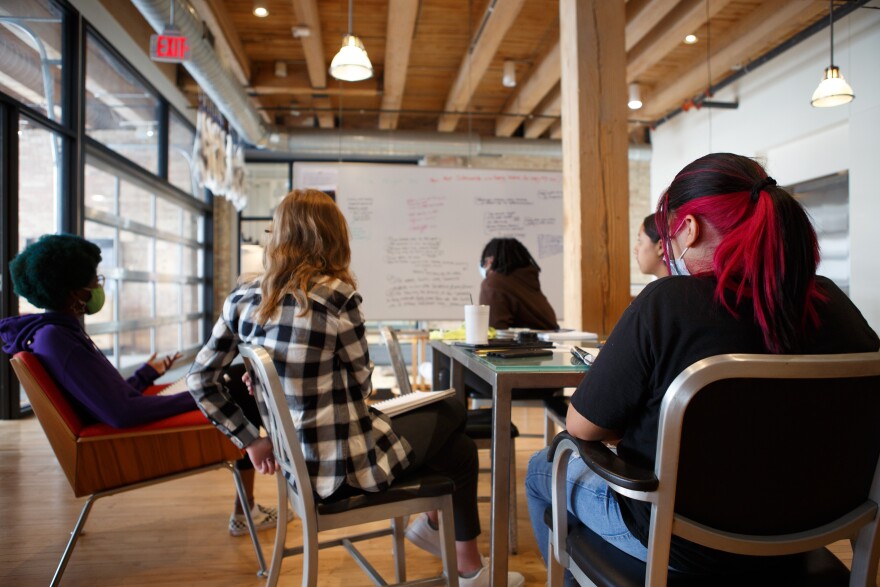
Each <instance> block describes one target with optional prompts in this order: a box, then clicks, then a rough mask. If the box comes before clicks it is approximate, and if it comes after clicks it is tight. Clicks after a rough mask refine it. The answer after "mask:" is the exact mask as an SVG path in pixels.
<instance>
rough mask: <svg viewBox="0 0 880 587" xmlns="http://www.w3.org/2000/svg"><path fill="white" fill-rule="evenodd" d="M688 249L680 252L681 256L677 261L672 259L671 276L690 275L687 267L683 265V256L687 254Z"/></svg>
mask: <svg viewBox="0 0 880 587" xmlns="http://www.w3.org/2000/svg"><path fill="white" fill-rule="evenodd" d="M689 248H690V247H685V248H684V250H683V251H682V252H681V255H679V256H678V259H672V274H673V275H690V274H691V272H690V271H688V268H687V265H685V264H684V254H685V253H687V252H688V249H689Z"/></svg>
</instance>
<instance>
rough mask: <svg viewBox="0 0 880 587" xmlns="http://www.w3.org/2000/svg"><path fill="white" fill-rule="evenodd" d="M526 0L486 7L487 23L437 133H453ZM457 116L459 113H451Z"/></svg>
mask: <svg viewBox="0 0 880 587" xmlns="http://www.w3.org/2000/svg"><path fill="white" fill-rule="evenodd" d="M524 3H525V0H504V1H503V2H501V1H498V0H492V2H490V3H489V6H488V7H487V8H486V13H485V14H484V15H483V20H482V23H481V25H480V27H479V28H478V30H477V37H476V38H475V39H473V40H472V41H471V44H470V46H469V48H468V51H467V52H466V53H465V56H464V58H463V59H462V60H461V65H460V66H459V68H458V75H457V76H456V78H455V82H454V83H453V84H452V89H451V90H450V91H449V96H448V97H447V98H446V105H445V106H444V108H443V110H444V111H445V112H447V114H444V115H443V116H441V117H440V121H439V123H438V124H437V130H439V131H440V132H452V131H454V130H455V127H456V126H457V125H458V120H459V119H460V118H461V115H460V114H457V113H458V112H464V111H467V110H468V104H469V103H470V100H471V96H473V94H474V90H476V89H477V86H478V85H479V83H480V80H481V79H483V76H484V75H485V74H486V70H487V69H488V68H489V64H491V63H492V58H493V57H495V53H496V52H497V51H498V46H499V45H500V44H501V41H503V40H504V37H505V35H506V34H507V31H508V30H509V29H510V27H511V25H513V21H514V20H516V17H517V15H518V14H519V11H520V9H521V8H522V6H523V4H524ZM450 113H455V114H450Z"/></svg>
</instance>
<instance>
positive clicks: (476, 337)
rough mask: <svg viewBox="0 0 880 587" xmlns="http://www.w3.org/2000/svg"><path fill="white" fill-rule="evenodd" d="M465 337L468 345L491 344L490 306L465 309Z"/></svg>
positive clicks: (468, 306) (467, 307)
mask: <svg viewBox="0 0 880 587" xmlns="http://www.w3.org/2000/svg"><path fill="white" fill-rule="evenodd" d="M464 336H465V342H466V343H468V344H487V343H488V342H489V306H471V305H467V306H465V307H464Z"/></svg>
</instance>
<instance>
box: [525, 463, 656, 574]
mask: <svg viewBox="0 0 880 587" xmlns="http://www.w3.org/2000/svg"><path fill="white" fill-rule="evenodd" d="M547 450H548V449H546V448H545V449H543V450H541V451H539V452H537V453H535V454H534V455H532V459H531V460H530V461H529V469H528V472H527V473H526V498H527V499H528V503H529V517H530V518H531V520H532V531H533V532H534V533H535V540H537V541H538V548H539V549H540V550H541V556H543V557H544V562H545V563H546V562H547V548H548V545H547V543H548V541H549V540H550V528H548V527H547V525H546V524H545V523H544V510H546V509H547V508H548V507H550V503H551V500H552V497H551V496H552V495H553V492H552V474H553V473H552V471H553V463H552V462H550V461H548V460H547ZM567 477H568V488H567V491H566V493H567V498H568V512H569V516H570V517H574V518H577V519H578V521H580V523H582V524H583V525H585V526H586V527H588V528H589V529H590V530H592V531H593V532H595V533H596V534H598V535H599V536H601V537H602V538H604V539H605V540H606V541H607V542H609V543H611V544H613V545H614V546H616V547H617V548H619V549H620V550H622V551H623V552H625V553H627V554H629V555H631V556H634V557H636V558H637V559H640V560H642V561H647V560H648V549H647V548H645V546H644V545H643V544H642V543H641V542H639V540H638V538H636V537H635V536H633V534H632V532H630V531H629V529H627V527H626V524H624V523H623V517H622V516H621V515H620V505H619V504H618V503H617V498H616V497H615V495H614V493H613V492H612V491H611V490H610V489H609V488H608V484H607V483H605V481H604V480H603V479H602V478H601V477H599V476H598V475H596V474H595V473H593V471H591V470H590V468H589V467H587V466H586V465H585V464H584V461H583V460H582V459H581V458H580V457H577V458H572V460H571V461H570V462H569V464H568V475H567ZM569 582H570V576H569V575H568V572H566V584H568V583H569Z"/></svg>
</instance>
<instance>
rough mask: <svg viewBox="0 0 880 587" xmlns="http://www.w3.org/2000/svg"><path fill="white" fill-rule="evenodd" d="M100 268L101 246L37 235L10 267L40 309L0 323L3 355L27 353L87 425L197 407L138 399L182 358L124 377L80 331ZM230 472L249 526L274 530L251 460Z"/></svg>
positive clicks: (92, 308) (122, 424)
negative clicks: (247, 506) (236, 477)
mask: <svg viewBox="0 0 880 587" xmlns="http://www.w3.org/2000/svg"><path fill="white" fill-rule="evenodd" d="M100 263H101V249H100V248H99V247H98V246H97V245H96V244H94V243H92V242H89V241H87V240H85V239H84V238H82V237H79V236H74V235H70V234H49V235H43V236H42V237H40V239H39V240H38V241H36V242H34V243H32V244H30V245H28V246H27V247H25V249H24V250H23V251H22V252H21V253H19V254H18V256H16V257H15V259H13V260H12V262H11V263H10V264H9V270H10V274H11V276H12V284H13V288H14V290H15V293H16V294H17V295H19V296H21V297H23V298H25V299H26V300H28V301H29V302H30V303H31V304H32V305H34V306H36V307H37V308H43V309H45V310H46V312H44V313H42V314H24V315H21V316H13V317H10V318H5V319H4V320H2V321H0V340H2V341H3V351H4V352H5V353H7V354H10V355H12V354H15V353H18V352H21V351H27V352H30V353H33V354H34V355H35V356H36V357H37V358H38V359H39V360H40V363H41V364H42V365H43V367H44V368H45V369H46V371H47V372H48V373H49V375H51V376H52V379H54V380H55V382H56V383H57V384H58V387H59V388H60V389H61V390H62V391H64V392H65V393H66V394H67V398H68V399H69V400H70V403H71V405H72V406H73V409H74V410H76V412H77V414H78V415H79V416H80V418H82V420H83V422H85V423H88V424H92V423H103V424H109V425H110V426H113V427H115V428H128V427H131V426H140V425H142V424H148V423H150V422H155V421H156V420H161V419H163V418H168V417H170V416H174V415H176V414H182V413H184V412H189V411H192V410H194V409H196V403H195V401H193V398H192V396H191V395H190V394H189V393H186V392H183V393H177V394H173V395H152V394H146V395H145V394H144V391H145V390H147V388H149V387H150V386H151V385H152V384H153V382H154V381H155V380H156V379H158V378H159V377H160V376H161V375H163V374H164V373H165V371H167V370H168V369H169V368H170V367H171V366H172V365H173V364H174V363H175V362H176V361H177V360H178V359H179V358H180V354H179V353H175V354H173V355H168V356H165V357H158V358H157V357H156V354H155V353H154V354H153V355H152V356H151V357H150V358H149V359H148V360H147V362H146V363H144V365H142V366H141V367H140V368H139V369H138V370H137V371H135V373H134V375H132V376H131V377H129V378H128V379H124V378H123V377H122V375H121V374H120V373H119V371H117V370H116V368H115V367H114V366H113V365H112V364H111V363H110V361H108V360H107V357H105V356H104V353H102V352H101V350H100V349H99V348H98V346H97V345H96V344H95V343H94V341H93V340H92V339H91V338H90V337H89V335H88V334H87V333H86V331H85V329H84V328H83V324H82V319H83V316H85V315H87V314H96V313H98V312H99V311H100V310H101V308H102V307H103V306H104V277H103V276H101V275H98V265H99V264H100ZM233 379H234V377H233ZM239 379H240V376H239ZM237 387H238V389H239V391H238V395H239V396H240V397H241V401H242V404H243V405H250V408H249V417H250V418H253V419H254V421H255V422H259V421H260V420H259V411H258V410H257V407H256V402H254V401H253V399H252V398H251V400H250V401H248V398H250V397H251V396H249V395H248V392H247V388H246V387H245V386H244V385H243V384H241V383H240V381H239V382H238V386H237ZM236 467H237V468H238V469H239V471H240V472H241V475H242V480H243V481H244V485H245V493H246V494H247V496H248V498H249V500H250V501H251V503H252V513H253V516H254V523H255V525H256V526H257V528H258V529H263V528H270V527H274V526H275V523H276V520H277V516H278V512H277V510H276V509H275V508H270V507H265V506H261V505H259V504H253V487H254V471H253V465H252V464H251V462H250V460H249V459H248V458H247V457H244V458H242V459H241V460H239V461H238V463H237V464H236ZM235 507H236V510H235V512H233V514H232V516H231V517H230V521H229V532H230V534H232V535H234V536H239V535H243V534H245V533H246V532H247V528H246V525H245V522H244V514H243V512H242V511H241V506H240V504H239V503H238V501H236V505H235ZM291 514H292V512H291Z"/></svg>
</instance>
